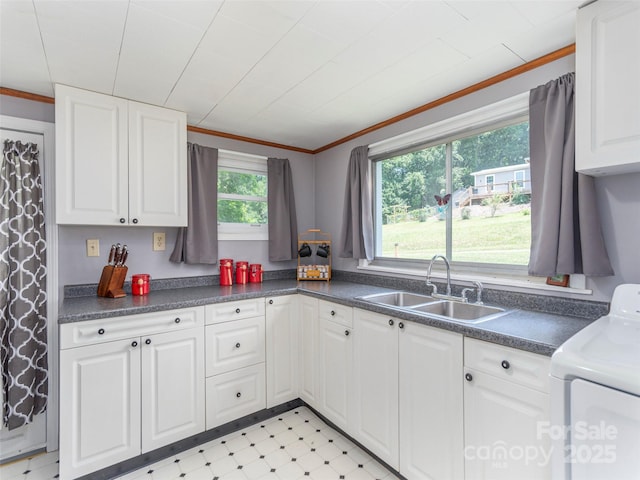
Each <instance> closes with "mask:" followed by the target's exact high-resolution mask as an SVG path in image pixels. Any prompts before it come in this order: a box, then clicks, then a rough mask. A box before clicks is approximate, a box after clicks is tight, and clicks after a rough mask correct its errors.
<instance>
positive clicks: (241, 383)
mask: <svg viewBox="0 0 640 480" xmlns="http://www.w3.org/2000/svg"><path fill="white" fill-rule="evenodd" d="M266 406H267V403H266V394H265V369H264V363H260V364H258V365H252V366H250V367H245V368H241V369H240V370H235V371H233V372H228V373H222V374H220V375H216V376H214V377H209V378H207V430H209V429H211V428H214V427H217V426H218V425H222V424H224V423H227V422H230V421H232V420H235V419H237V418H240V417H243V416H245V415H249V414H250V413H254V412H257V411H259V410H262V409H264V408H266Z"/></svg>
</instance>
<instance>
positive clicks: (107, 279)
mask: <svg viewBox="0 0 640 480" xmlns="http://www.w3.org/2000/svg"><path fill="white" fill-rule="evenodd" d="M128 270H129V269H128V268H127V267H115V266H113V265H106V266H105V267H104V268H103V269H102V275H101V276H100V283H98V296H99V297H109V298H120V297H125V296H126V295H127V294H126V293H124V290H123V289H122V287H123V286H124V280H125V278H127V271H128Z"/></svg>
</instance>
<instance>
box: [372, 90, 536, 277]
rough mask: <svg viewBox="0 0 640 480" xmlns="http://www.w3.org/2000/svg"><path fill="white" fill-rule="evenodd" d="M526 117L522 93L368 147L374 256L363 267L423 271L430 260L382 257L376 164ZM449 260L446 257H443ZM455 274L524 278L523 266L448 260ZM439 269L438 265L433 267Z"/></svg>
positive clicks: (448, 171)
mask: <svg viewBox="0 0 640 480" xmlns="http://www.w3.org/2000/svg"><path fill="white" fill-rule="evenodd" d="M528 117H529V92H525V93H522V94H519V95H516V96H514V97H511V98H508V99H506V100H503V101H500V102H497V103H494V104H491V105H487V106H485V107H482V108H478V109H476V110H473V111H470V112H466V113H463V114H461V115H457V116H454V117H451V118H448V119H445V120H442V121H440V122H436V123H433V124H431V125H427V126H426V127H422V128H420V129H417V130H413V131H411V132H407V133H404V134H401V135H398V136H396V137H392V138H390V139H387V140H383V141H380V142H377V143H374V144H371V145H370V146H369V159H370V161H371V162H372V164H373V165H372V174H373V190H374V195H373V213H374V236H375V238H374V246H375V255H374V260H373V261H372V262H367V265H372V266H379V267H382V268H389V269H405V268H407V267H409V266H410V267H411V268H416V267H417V268H427V266H428V265H429V262H430V259H401V258H393V257H383V256H381V255H380V253H381V249H382V229H381V228H380V226H381V225H382V217H381V215H382V198H381V197H379V196H378V195H377V192H379V191H381V184H382V179H381V178H380V171H381V166H380V165H381V164H380V162H381V161H383V160H386V159H389V158H393V157H395V156H398V155H401V154H403V153H408V152H413V151H416V150H421V149H425V148H429V147H433V146H436V145H442V144H445V145H447V144H450V142H453V141H455V140H459V139H462V138H465V137H469V136H472V135H475V134H479V133H482V132H486V131H488V130H493V129H499V128H502V127H505V126H509V125H513V124H516V123H520V122H522V121H527V120H528ZM450 150H451V147H450V145H447V166H446V179H445V181H446V185H447V191H451V183H452V179H451V158H450V157H451V155H450V153H451V152H450ZM451 215H452V211H451V209H448V210H447V217H448V218H447V223H448V226H447V240H446V242H447V245H446V249H445V250H446V251H445V252H442V253H443V254H447V252H449V253H450V252H451ZM447 256H448V258H450V255H447ZM451 265H452V266H455V267H456V269H457V270H458V271H463V272H465V273H472V274H480V275H490V276H499V277H507V276H517V277H528V267H527V266H526V265H508V264H490V263H477V262H460V261H452V262H451ZM435 268H436V269H437V268H439V266H435Z"/></svg>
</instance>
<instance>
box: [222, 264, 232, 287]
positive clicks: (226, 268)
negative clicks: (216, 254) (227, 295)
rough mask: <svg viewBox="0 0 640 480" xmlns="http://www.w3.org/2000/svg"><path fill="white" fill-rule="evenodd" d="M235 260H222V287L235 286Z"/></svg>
mask: <svg viewBox="0 0 640 480" xmlns="http://www.w3.org/2000/svg"><path fill="white" fill-rule="evenodd" d="M232 275H233V260H232V259H230V258H221V259H220V285H224V286H227V285H233V279H232Z"/></svg>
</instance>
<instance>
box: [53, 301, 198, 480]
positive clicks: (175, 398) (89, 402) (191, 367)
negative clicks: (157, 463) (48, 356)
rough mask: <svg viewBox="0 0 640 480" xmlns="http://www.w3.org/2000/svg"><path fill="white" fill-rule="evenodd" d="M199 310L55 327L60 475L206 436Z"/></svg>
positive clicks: (69, 476)
mask: <svg viewBox="0 0 640 480" xmlns="http://www.w3.org/2000/svg"><path fill="white" fill-rule="evenodd" d="M203 327H204V307H196V308H193V309H182V310H174V311H167V312H160V313H156V314H141V315H135V316H130V317H117V318H109V319H104V320H91V321H86V322H78V323H70V324H63V325H61V326H60V349H61V350H60V418H62V419H64V421H63V422H60V478H65V479H72V478H77V477H80V476H83V475H87V474H90V473H92V472H95V471H97V470H100V469H101V468H105V467H108V466H110V465H113V464H115V463H118V462H121V461H124V460H126V459H128V458H132V457H135V456H137V455H140V454H141V453H145V452H149V451H151V450H154V449H156V448H159V447H161V446H164V445H168V444H170V443H173V442H176V441H178V440H181V439H183V438H186V437H188V436H191V435H195V434H197V433H200V432H202V431H204V427H205V405H204V388H205V370H204V367H205V366H204V340H203Z"/></svg>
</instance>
